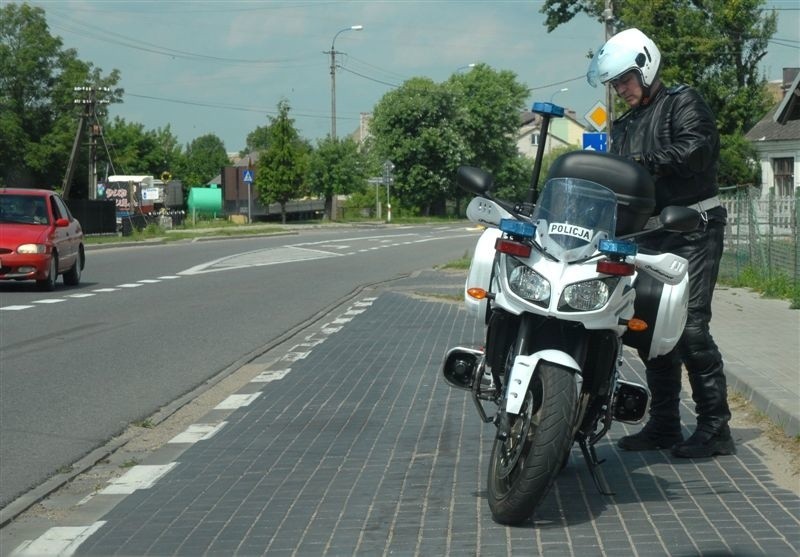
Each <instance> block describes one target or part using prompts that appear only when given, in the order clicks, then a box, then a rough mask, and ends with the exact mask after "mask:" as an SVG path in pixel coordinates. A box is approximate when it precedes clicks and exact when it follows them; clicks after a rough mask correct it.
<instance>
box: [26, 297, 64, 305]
mask: <svg viewBox="0 0 800 557" xmlns="http://www.w3.org/2000/svg"><path fill="white" fill-rule="evenodd" d="M59 302H66V300H65V299H64V298H45V299H44V300H35V301H34V302H33V303H34V304H57V303H59Z"/></svg>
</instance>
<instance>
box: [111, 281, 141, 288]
mask: <svg viewBox="0 0 800 557" xmlns="http://www.w3.org/2000/svg"><path fill="white" fill-rule="evenodd" d="M140 286H142V285H141V284H139V283H137V282H126V283H125V284H118V285H117V288H139V287H140Z"/></svg>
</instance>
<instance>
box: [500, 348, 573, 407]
mask: <svg viewBox="0 0 800 557" xmlns="http://www.w3.org/2000/svg"><path fill="white" fill-rule="evenodd" d="M542 360H544V361H546V362H549V363H551V364H555V365H557V366H561V367H564V368H568V369H572V370H573V371H575V372H576V373H575V375H574V376H575V381H576V388H577V392H578V393H579V394H580V392H581V386H582V384H583V378H582V377H581V366H579V365H578V362H576V361H575V359H574V358H573V357H572V356H570V355H569V354H567V353H566V352H562V351H561V350H552V349H550V350H540V351H538V352H534V353H533V354H530V355H528V356H523V355H519V356H517V357H516V358H514V365H513V366H512V368H511V377H510V378H509V381H508V390H507V393H506V408H505V410H506V413H508V414H519V411H520V409H521V408H522V403H523V401H524V400H525V392H526V391H527V390H528V385H530V382H531V378H532V377H533V373H534V371H536V366H537V365H539V362H540V361H542Z"/></svg>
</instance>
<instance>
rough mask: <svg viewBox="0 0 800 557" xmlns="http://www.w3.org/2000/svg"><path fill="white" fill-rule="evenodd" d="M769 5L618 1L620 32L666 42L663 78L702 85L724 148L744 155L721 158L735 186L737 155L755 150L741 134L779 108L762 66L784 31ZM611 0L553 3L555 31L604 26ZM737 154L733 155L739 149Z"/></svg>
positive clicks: (548, 8)
mask: <svg viewBox="0 0 800 557" xmlns="http://www.w3.org/2000/svg"><path fill="white" fill-rule="evenodd" d="M764 4H765V2H764V0H702V1H701V0H653V1H651V2H632V1H630V0H616V1H615V2H614V16H615V23H616V28H617V29H625V28H629V27H638V28H639V29H641V30H642V31H644V32H645V33H646V34H648V35H649V36H650V37H652V38H653V40H654V41H655V42H656V44H658V46H659V49H660V50H661V53H662V60H663V62H662V71H661V74H662V76H663V79H664V81H665V82H666V83H668V84H675V83H687V84H689V85H692V86H693V87H696V88H697V89H698V90H699V91H700V92H701V94H702V95H703V96H704V97H705V99H706V100H707V101H708V104H709V106H710V107H711V109H712V110H713V111H714V113H715V114H716V117H717V126H718V128H719V131H720V134H721V136H722V138H721V140H722V142H723V144H727V145H728V147H729V149H733V150H735V152H737V153H738V155H736V156H729V157H724V158H723V159H722V160H721V168H720V171H721V172H720V174H721V175H724V176H726V177H727V179H733V178H736V179H735V180H734V181H735V182H742V183H743V182H747V181H748V180H749V175H748V174H747V173H746V174H745V175H744V176H737V175H736V169H737V168H741V167H739V166H737V165H734V166H732V167H727V166H726V165H728V164H730V163H732V162H735V161H736V157H737V156H739V157H742V159H741V160H744V157H745V156H746V155H747V151H746V149H745V150H742V148H745V147H746V145H744V144H743V143H742V142H740V141H737V140H736V139H735V137H736V136H738V135H741V134H742V133H744V132H747V131H748V130H749V129H750V128H752V126H753V125H754V124H755V123H756V122H758V121H759V120H760V119H761V118H762V117H763V116H764V114H765V113H766V111H767V110H768V109H769V107H770V105H771V99H770V97H769V95H768V93H767V89H766V80H765V78H764V77H763V75H761V73H760V72H759V69H758V64H759V63H760V61H761V60H762V59H763V58H764V56H765V55H766V53H767V43H768V41H769V39H770V38H772V36H773V35H774V33H775V31H776V29H777V15H776V12H775V11H774V10H771V11H767V10H766V9H765V8H764ZM604 8H605V2H604V1H603V0H545V3H544V5H543V7H542V9H541V11H542V13H544V14H546V15H547V21H546V25H547V28H548V30H549V31H552V30H553V29H555V28H556V27H557V26H558V25H561V24H563V23H566V22H568V21H569V20H570V19H572V17H573V16H574V15H576V14H577V13H581V12H584V13H587V14H589V15H591V16H594V17H597V18H598V20H599V21H602V18H603V16H602V14H603V10H604ZM731 152H733V151H731Z"/></svg>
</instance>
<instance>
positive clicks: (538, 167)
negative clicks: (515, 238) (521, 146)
mask: <svg viewBox="0 0 800 557" xmlns="http://www.w3.org/2000/svg"><path fill="white" fill-rule="evenodd" d="M531 112H533V113H534V114H538V115H539V116H541V117H542V126H541V129H540V130H539V144H538V145H537V147H536V160H535V161H534V162H533V174H532V175H531V185H530V187H529V188H528V197H527V199H525V206H524V208H525V211H526V212H527V213H528V215H530V214H532V212H533V204H534V202H535V201H536V198H537V197H538V192H537V189H538V188H537V185H538V183H539V174H540V173H541V171H542V159H543V158H544V148H545V143H547V133H548V130H549V128H550V120H551V119H552V118H562V117H563V116H564V107H562V106H558V105H557V104H553V103H551V102H535V103H533V108H531Z"/></svg>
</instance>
